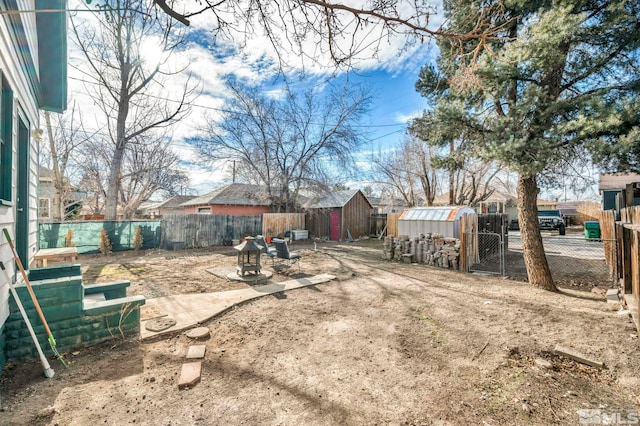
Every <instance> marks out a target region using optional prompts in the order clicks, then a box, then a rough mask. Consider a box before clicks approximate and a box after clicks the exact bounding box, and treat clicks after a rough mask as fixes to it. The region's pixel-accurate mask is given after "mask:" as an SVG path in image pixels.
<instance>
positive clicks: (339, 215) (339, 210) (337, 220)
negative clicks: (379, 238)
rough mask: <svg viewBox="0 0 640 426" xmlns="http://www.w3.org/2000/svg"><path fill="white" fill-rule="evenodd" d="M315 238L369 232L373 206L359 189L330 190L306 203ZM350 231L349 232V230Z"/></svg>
mask: <svg viewBox="0 0 640 426" xmlns="http://www.w3.org/2000/svg"><path fill="white" fill-rule="evenodd" d="M304 209H305V210H306V213H307V217H306V223H307V229H308V230H309V233H310V235H311V236H312V237H315V238H329V239H330V240H332V241H344V240H347V239H349V234H351V237H352V238H360V237H363V236H367V235H369V220H370V217H371V213H372V212H373V206H372V205H371V203H370V202H369V200H368V199H367V197H366V196H365V195H364V194H363V192H362V191H360V190H359V189H356V190H347V191H334V192H330V193H328V194H327V195H325V196H324V197H319V198H315V199H311V200H309V201H307V202H306V203H305V205H304ZM347 231H348V232H347Z"/></svg>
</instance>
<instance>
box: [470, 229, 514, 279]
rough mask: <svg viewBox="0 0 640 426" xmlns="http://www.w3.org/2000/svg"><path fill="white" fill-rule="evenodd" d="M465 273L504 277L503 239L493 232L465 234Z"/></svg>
mask: <svg viewBox="0 0 640 426" xmlns="http://www.w3.org/2000/svg"><path fill="white" fill-rule="evenodd" d="M466 236H467V247H466V252H467V265H468V266H467V272H483V273H487V274H498V275H505V261H504V239H503V237H502V235H500V234H496V233H495V232H488V231H482V232H467V235H466Z"/></svg>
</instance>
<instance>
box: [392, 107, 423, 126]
mask: <svg viewBox="0 0 640 426" xmlns="http://www.w3.org/2000/svg"><path fill="white" fill-rule="evenodd" d="M423 112H424V109H420V110H415V111H413V112H410V113H409V114H396V116H395V117H394V120H395V121H396V122H397V123H409V121H411V120H413V119H414V118H418V117H420V116H422V113H423Z"/></svg>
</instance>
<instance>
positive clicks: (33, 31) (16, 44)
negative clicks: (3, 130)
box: [0, 0, 66, 367]
mask: <svg viewBox="0 0 640 426" xmlns="http://www.w3.org/2000/svg"><path fill="white" fill-rule="evenodd" d="M55 6H61V7H62V8H64V2H63V1H62V2H61V1H57V2H56V3H55V4H53V3H52V4H51V7H55ZM16 8H19V9H20V10H26V9H28V10H33V9H35V8H36V2H35V0H8V1H6V2H1V3H0V10H10V9H13V10H15V9H16ZM46 20H47V18H45V19H44V21H45V22H46ZM39 26H40V22H39V21H38V20H37V18H36V14H34V13H23V14H18V15H16V14H12V15H9V14H2V15H0V74H1V75H2V80H3V81H4V82H6V84H7V85H8V86H9V87H10V89H11V91H12V92H13V105H12V110H11V120H12V135H11V141H6V143H7V142H8V143H10V144H11V152H12V160H11V161H12V162H11V165H10V167H11V200H10V202H8V203H4V204H2V205H0V228H6V229H7V230H8V231H9V233H10V234H11V235H12V236H15V232H16V200H17V194H18V187H17V182H18V172H19V170H18V157H19V156H18V153H19V146H18V132H19V128H20V126H19V123H20V121H22V122H23V124H24V125H25V126H26V132H27V134H26V136H27V137H26V139H27V140H28V143H29V146H28V148H29V149H28V156H29V159H28V167H27V168H26V171H27V172H28V180H27V184H28V193H29V196H28V200H27V202H26V203H25V208H27V212H26V222H27V224H28V225H27V227H28V232H27V241H26V243H27V247H26V254H27V257H28V260H27V261H26V262H24V263H25V265H24V266H25V267H27V268H28V266H29V263H30V261H31V260H32V259H33V256H34V254H35V252H36V250H37V232H38V154H39V147H38V143H37V141H36V140H35V139H34V138H33V136H32V135H33V130H34V129H37V128H39V120H40V116H39V108H40V107H41V105H40V104H39V96H40V95H41V90H42V89H43V88H42V87H41V84H40V80H39V65H40V61H39V57H38V41H39V37H46V36H47V34H46V32H45V33H44V34H38V29H39ZM57 35H58V36H61V37H62V36H65V37H66V33H65V32H64V31H62V32H59V34H57ZM65 49H66V45H65ZM58 66H59V67H60V68H61V69H62V68H64V69H65V70H66V63H65V64H64V65H63V64H62V63H59V64H58ZM53 71H55V70H53V69H52V72H53ZM65 87H66V86H65ZM65 99H66V98H65ZM61 106H64V105H61ZM23 201H24V200H23ZM17 243H18V241H16V244H17ZM23 247H24V246H23ZM0 260H1V261H2V262H3V263H4V264H5V265H6V266H7V269H8V272H9V275H10V276H15V277H16V278H15V280H16V281H17V284H19V285H20V284H22V276H21V275H20V274H17V273H16V271H15V266H14V265H15V263H14V261H13V255H12V253H11V250H10V247H9V245H8V243H7V242H6V240H5V238H4V236H0ZM1 281H4V279H1ZM9 299H10V297H9V286H7V285H2V286H0V330H6V327H5V323H6V321H7V318H8V317H9V315H10V308H9ZM3 332H4V331H3ZM5 337H6V336H3V339H2V342H4V338H5ZM2 345H3V343H2V344H0V349H1V346H2ZM4 355H5V351H4V350H2V351H1V352H0V367H1V366H2V365H3V364H4Z"/></svg>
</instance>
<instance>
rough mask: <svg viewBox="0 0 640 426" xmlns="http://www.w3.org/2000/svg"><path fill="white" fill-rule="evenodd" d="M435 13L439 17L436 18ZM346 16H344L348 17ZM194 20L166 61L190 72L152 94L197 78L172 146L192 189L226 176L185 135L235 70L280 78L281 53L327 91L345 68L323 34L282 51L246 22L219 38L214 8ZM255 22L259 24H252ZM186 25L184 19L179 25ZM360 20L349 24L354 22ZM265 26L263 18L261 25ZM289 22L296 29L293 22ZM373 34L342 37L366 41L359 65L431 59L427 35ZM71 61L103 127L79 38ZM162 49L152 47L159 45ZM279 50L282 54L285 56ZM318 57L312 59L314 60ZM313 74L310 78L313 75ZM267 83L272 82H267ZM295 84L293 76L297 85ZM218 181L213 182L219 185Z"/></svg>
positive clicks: (77, 87) (393, 65)
mask: <svg viewBox="0 0 640 426" xmlns="http://www.w3.org/2000/svg"><path fill="white" fill-rule="evenodd" d="M69 3H70V4H69V7H70V8H81V7H85V6H86V2H85V1H84V0H70V1H69ZM198 3H199V2H198V1H197V0H185V1H183V2H179V3H178V4H183V5H184V7H185V10H194V9H196V8H197V7H198ZM361 3H362V2H355V1H354V2H353V4H356V5H357V4H361ZM400 3H401V6H402V7H406V8H410V2H406V3H403V2H400ZM223 18H225V19H227V20H230V21H232V20H233V17H231V16H230V15H226V16H225V15H223ZM434 18H435V19H434ZM78 19H85V20H87V22H88V23H89V24H90V25H102V24H104V23H103V22H100V15H97V16H96V15H94V14H91V13H80V14H78ZM348 21H349V20H348V19H346V20H345V21H344V22H348ZM191 22H192V25H191V27H189V28H187V29H186V31H187V32H188V36H189V44H188V45H187V46H186V47H185V48H184V49H182V50H181V51H179V52H177V53H176V54H174V55H173V56H172V57H170V58H169V60H168V61H167V65H168V67H169V68H170V69H172V70H177V69H180V68H186V72H184V73H181V74H178V75H174V76H172V77H171V78H168V79H167V80H166V81H165V83H164V87H163V88H161V89H159V91H157V92H154V93H152V94H153V95H154V96H161V97H166V98H171V99H176V98H178V97H179V95H180V94H181V93H182V89H183V87H184V85H185V84H186V83H187V79H188V76H189V75H191V78H192V80H191V81H190V84H197V85H198V88H199V90H200V91H201V92H202V94H201V95H200V96H199V97H198V98H197V99H195V101H194V105H193V107H192V110H191V113H190V115H189V116H188V117H187V118H186V119H184V120H182V121H181V122H180V123H177V124H176V125H174V126H173V127H172V129H171V130H172V135H173V141H174V142H173V144H174V149H175V150H176V152H177V153H178V155H180V158H181V159H182V161H183V163H184V164H186V165H188V166H187V167H185V171H187V172H188V173H189V175H190V177H191V181H192V186H193V187H194V188H206V187H207V186H209V188H211V185H210V183H216V182H220V181H222V180H223V179H225V174H224V172H223V171H222V170H223V168H224V165H222V166H221V165H220V164H218V165H216V167H209V166H206V165H201V164H198V163H199V162H200V159H199V157H198V155H197V153H196V152H195V151H194V150H193V148H192V147H190V146H189V145H188V144H186V143H185V142H184V140H185V139H188V138H189V137H193V136H194V135H196V134H197V132H198V129H199V128H200V127H201V126H202V124H203V123H205V121H206V120H209V119H213V120H215V119H217V118H219V117H220V114H221V111H220V110H221V109H224V103H225V95H226V91H225V86H224V82H225V80H226V79H227V78H229V77H234V78H237V79H241V80H242V81H243V82H245V83H246V84H249V85H253V86H256V87H259V86H260V85H265V84H266V83H270V82H272V81H274V79H275V78H276V76H277V74H278V71H279V59H282V61H283V62H284V63H286V64H287V65H288V66H289V68H288V71H289V72H291V73H292V75H293V74H295V73H297V72H301V71H303V70H304V72H305V75H306V76H307V81H306V83H305V84H304V85H305V86H306V87H308V86H309V85H310V83H309V81H313V84H315V86H317V87H316V88H317V90H321V89H322V87H324V85H325V84H326V81H327V78H328V77H330V76H332V75H340V74H341V73H342V72H344V71H345V70H336V68H335V66H334V64H333V63H332V60H331V58H330V56H329V55H328V52H327V50H326V48H324V47H323V46H326V44H323V40H320V39H319V38H317V37H308V38H306V39H304V40H300V46H301V48H302V51H303V52H304V54H302V55H301V54H299V53H298V52H294V51H290V50H287V49H286V48H283V49H281V50H279V51H278V52H276V49H275V47H274V45H273V43H272V42H271V41H270V40H269V39H268V38H267V37H265V36H264V35H263V34H261V33H260V32H258V34H250V35H249V36H248V37H247V38H245V35H246V34H243V33H242V32H241V31H240V30H243V29H245V26H244V25H243V24H237V28H236V29H237V30H238V31H236V32H235V33H234V35H235V36H236V40H229V39H224V38H222V37H217V38H216V37H215V36H214V32H213V31H212V30H213V29H212V25H213V22H214V16H213V13H212V12H205V13H202V14H201V15H197V16H194V17H192V18H191ZM441 22H442V18H441V16H436V15H433V16H432V21H431V27H432V28H437V27H438V26H439V25H440V23H441ZM254 24H255V23H254ZM177 25H181V24H177ZM354 25H355V24H354V23H353V22H352V23H351V26H350V27H349V26H348V27H347V29H348V30H349V29H353V28H354ZM255 28H260V25H255ZM289 29H290V28H289ZM368 31H369V32H367V33H364V32H362V33H359V34H358V35H357V36H356V37H355V38H354V39H353V40H352V39H351V37H350V36H346V37H343V38H342V39H340V47H341V48H342V49H343V50H347V49H348V48H349V47H350V46H351V45H352V44H351V43H352V42H354V45H355V46H358V47H360V48H361V50H360V52H359V54H358V57H357V58H356V61H355V62H354V64H355V67H356V68H357V70H358V71H360V72H362V71H373V70H379V69H383V70H385V71H387V72H390V73H392V74H393V73H396V74H397V73H399V72H401V71H402V70H406V69H417V68H418V67H420V66H422V65H423V64H424V63H425V62H427V61H428V60H429V58H430V55H432V54H433V50H432V49H431V47H430V45H429V40H425V43H416V44H413V45H412V44H406V41H407V40H406V39H404V38H401V37H397V38H391V39H386V38H385V39H379V37H378V36H377V33H376V32H375V31H374V30H373V26H372V27H371V28H370V29H369V30H368ZM273 37H274V39H275V40H277V43H279V47H286V46H287V45H288V43H289V41H290V40H291V34H289V35H287V34H285V33H284V32H282V31H275V32H274V34H273ZM145 43H147V44H148V46H150V47H148V48H147V49H146V50H147V51H148V52H150V54H149V60H152V59H153V58H158V57H159V55H158V52H157V50H156V49H153V46H154V41H153V40H148V41H146V42H145ZM69 49H70V52H69V53H70V62H71V63H73V64H75V65H76V66H77V67H79V68H80V69H81V70H78V69H75V68H74V67H70V68H69V77H70V78H71V79H70V80H69V90H70V92H71V93H73V94H74V95H73V96H74V97H76V98H77V100H78V101H79V102H82V105H83V111H84V112H85V118H86V123H87V124H94V125H95V126H100V121H102V120H101V119H100V117H101V116H103V113H102V112H101V111H99V110H98V109H97V107H96V106H95V105H94V104H93V102H91V101H90V98H89V97H88V96H86V92H87V89H91V86H90V85H89V84H83V83H81V82H80V80H83V79H86V76H85V75H83V73H84V72H90V71H88V70H86V68H84V67H85V64H84V61H83V60H82V58H81V57H80V56H79V52H77V51H76V50H74V47H73V43H71V42H70V43H69ZM374 49H377V58H373V57H372V56H373V50H374ZM154 51H155V52H156V54H155V55H154V54H151V53H153V52H154ZM278 55H281V56H280V57H279V56H278ZM311 58H313V60H312V59H311ZM309 77H311V78H309ZM267 85H268V84H267ZM293 85H294V86H295V83H294V84H293ZM264 94H265V96H269V97H272V98H274V99H278V98H281V97H282V95H283V94H284V89H282V88H279V87H275V88H273V87H271V88H269V89H267V90H265V92H264ZM421 113H422V111H421V110H420V111H415V112H412V113H410V114H398V115H396V116H395V117H394V119H395V121H396V122H398V123H406V122H407V121H408V120H410V119H411V118H414V117H416V116H418V115H420V114H421ZM214 186H215V185H214Z"/></svg>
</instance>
